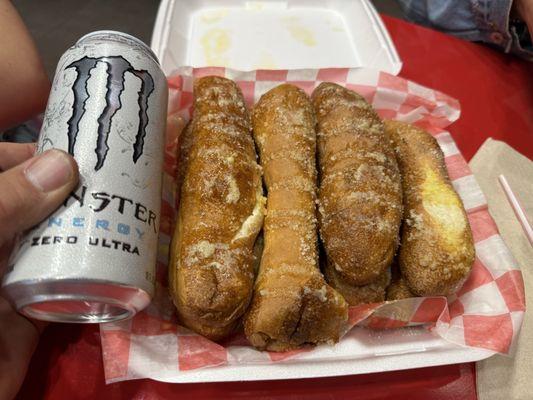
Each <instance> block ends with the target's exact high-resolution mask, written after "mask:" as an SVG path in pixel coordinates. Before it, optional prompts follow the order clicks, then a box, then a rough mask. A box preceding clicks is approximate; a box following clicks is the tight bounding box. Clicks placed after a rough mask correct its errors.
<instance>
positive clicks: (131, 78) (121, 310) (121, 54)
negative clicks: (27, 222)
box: [3, 31, 168, 322]
mask: <svg viewBox="0 0 533 400" xmlns="http://www.w3.org/2000/svg"><path fill="white" fill-rule="evenodd" d="M167 96H168V89H167V84H166V79H165V76H164V74H163V72H162V71H161V68H160V66H159V64H158V62H157V59H156V57H155V55H154V54H153V53H152V52H151V50H150V49H149V48H148V47H147V46H146V45H145V44H144V43H142V42H141V41H139V40H138V39H136V38H134V37H132V36H129V35H126V34H122V33H119V32H110V31H99V32H94V33H92V34H89V35H86V36H84V37H83V38H81V39H80V40H79V41H78V42H77V43H76V45H75V46H73V47H72V48H70V49H69V50H67V52H66V53H65V54H64V55H63V56H62V57H61V59H60V61H59V64H58V67H57V70H56V75H55V78H54V82H53V85H52V91H51V93H50V98H49V101H48V105H47V108H46V113H45V117H44V121H43V127H42V129H41V134H40V137H39V142H38V150H37V151H38V152H43V151H46V150H48V149H51V148H57V149H62V150H64V151H66V152H69V153H70V154H72V155H73V156H74V158H75V159H76V161H77V163H78V166H79V170H80V183H79V186H78V187H77V189H76V190H75V191H74V192H73V193H71V194H70V196H69V198H68V199H67V200H66V201H65V202H64V204H63V205H62V206H61V207H60V208H59V209H58V210H56V211H55V212H54V213H53V214H52V215H50V216H49V217H48V218H47V219H46V220H44V221H42V223H40V224H39V225H38V226H36V227H34V228H33V229H32V230H31V231H29V232H28V233H27V234H26V235H25V237H23V238H22V239H21V241H20V243H19V244H18V246H17V250H16V251H15V252H14V254H13V256H12V258H11V260H10V262H9V264H8V271H7V273H6V275H5V278H4V282H3V291H4V293H5V294H6V296H7V297H8V298H9V299H10V301H11V302H12V303H13V304H14V306H15V307H16V308H17V309H18V310H19V311H20V312H22V313H23V314H25V315H27V316H30V317H33V318H37V319H42V320H49V321H60V322H61V321H62V322H106V321H114V320H119V319H123V318H127V317H130V316H132V315H134V314H135V313H136V312H138V311H139V310H141V309H143V308H144V307H146V306H147V305H148V304H149V302H150V299H151V297H152V296H153V292H154V280H155V279H154V271H155V263H156V253H157V236H158V230H159V218H160V205H161V176H162V175H161V174H162V164H163V151H164V136H165V125H166V111H167Z"/></svg>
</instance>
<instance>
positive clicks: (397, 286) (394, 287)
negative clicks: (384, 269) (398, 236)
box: [387, 262, 417, 300]
mask: <svg viewBox="0 0 533 400" xmlns="http://www.w3.org/2000/svg"><path fill="white" fill-rule="evenodd" d="M391 272H392V281H391V284H390V285H389V287H388V288H387V300H401V299H408V298H410V297H417V296H416V295H415V294H414V293H413V292H411V289H409V286H407V282H406V280H405V278H404V277H403V276H402V273H401V272H400V267H399V266H398V265H397V263H396V262H394V263H393V266H392V267H391Z"/></svg>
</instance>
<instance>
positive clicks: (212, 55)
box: [200, 28, 231, 66]
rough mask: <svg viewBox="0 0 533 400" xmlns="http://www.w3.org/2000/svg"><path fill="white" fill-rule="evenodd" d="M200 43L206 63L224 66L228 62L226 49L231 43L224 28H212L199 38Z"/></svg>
mask: <svg viewBox="0 0 533 400" xmlns="http://www.w3.org/2000/svg"><path fill="white" fill-rule="evenodd" d="M200 43H201V44H202V49H203V51H204V57H205V61H206V63H207V65H210V66H224V65H227V64H228V57H227V54H226V53H227V51H228V50H229V48H230V45H231V38H230V35H229V32H228V31H227V30H226V29H220V28H213V29H210V30H208V31H207V32H206V33H205V34H204V35H203V36H202V38H201V40H200Z"/></svg>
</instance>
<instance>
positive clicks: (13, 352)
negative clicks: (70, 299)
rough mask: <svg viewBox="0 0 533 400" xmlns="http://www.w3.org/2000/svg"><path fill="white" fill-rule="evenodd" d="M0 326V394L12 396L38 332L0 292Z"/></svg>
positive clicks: (16, 389) (7, 396)
mask: <svg viewBox="0 0 533 400" xmlns="http://www.w3.org/2000/svg"><path fill="white" fill-rule="evenodd" d="M0 326H1V327H2V328H3V329H0V348H2V357H0V398H2V399H12V398H14V397H15V395H16V393H17V391H18V388H19V387H20V385H21V384H22V382H23V380H24V376H25V375H26V371H27V369H28V365H29V363H30V359H31V356H32V354H33V352H34V350H35V348H36V347H37V342H38V340H39V332H38V331H37V329H36V327H35V326H34V325H33V324H32V323H31V322H30V321H29V320H27V319H26V318H24V317H23V316H22V315H20V314H17V313H16V312H15V311H14V310H13V309H12V308H11V306H10V305H9V303H8V302H7V301H6V300H5V299H4V298H2V297H1V296H0ZM8 327H9V328H8Z"/></svg>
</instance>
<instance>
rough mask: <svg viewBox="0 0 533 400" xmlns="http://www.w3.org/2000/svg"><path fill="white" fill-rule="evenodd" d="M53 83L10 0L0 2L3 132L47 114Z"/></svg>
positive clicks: (1, 115) (0, 117)
mask: <svg viewBox="0 0 533 400" xmlns="http://www.w3.org/2000/svg"><path fill="white" fill-rule="evenodd" d="M49 91H50V81H49V79H48V76H47V75H46V72H45V70H44V67H43V64H42V62H41V59H40V58H39V54H38V52H37V49H36V47H35V44H34V43H33V40H32V38H31V36H30V34H29V32H28V30H27V29H26V27H25V25H24V23H23V22H22V20H21V18H20V16H19V15H18V13H17V11H16V10H15V8H14V7H13V5H12V4H11V2H10V1H9V0H0V111H1V112H0V131H2V130H3V129H6V128H9V127H11V126H13V125H15V124H17V123H21V122H24V121H25V120H27V119H29V118H31V117H32V116H33V115H35V114H37V113H39V112H41V111H43V110H44V107H45V106H46V100H47V98H48V93H49Z"/></svg>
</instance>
